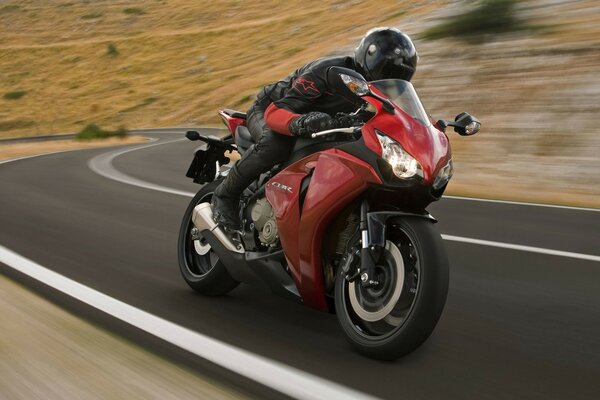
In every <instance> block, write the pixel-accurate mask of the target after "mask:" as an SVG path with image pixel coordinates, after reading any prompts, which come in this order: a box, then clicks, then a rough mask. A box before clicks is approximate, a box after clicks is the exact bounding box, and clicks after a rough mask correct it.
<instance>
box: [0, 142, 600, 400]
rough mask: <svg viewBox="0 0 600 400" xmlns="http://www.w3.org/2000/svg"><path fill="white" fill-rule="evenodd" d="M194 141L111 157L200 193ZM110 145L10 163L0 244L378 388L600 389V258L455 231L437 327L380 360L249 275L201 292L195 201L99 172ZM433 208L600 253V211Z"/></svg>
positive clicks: (139, 303) (163, 310)
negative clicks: (194, 251)
mask: <svg viewBox="0 0 600 400" xmlns="http://www.w3.org/2000/svg"><path fill="white" fill-rule="evenodd" d="M155 136H156V137H159V138H161V140H169V141H171V140H173V139H177V138H178V137H179V136H174V135H173V134H169V133H156V134H155ZM159 143H160V142H159ZM194 148H195V144H193V143H190V142H188V141H173V142H171V143H168V144H164V145H158V146H153V147H148V148H145V149H141V150H137V151H131V152H128V153H124V154H122V155H120V156H119V157H116V158H115V159H114V162H113V166H114V167H115V169H116V170H118V171H120V172H122V173H124V174H127V175H129V176H131V177H134V178H137V179H139V180H143V181H146V182H151V183H154V184H156V185H162V186H166V187H170V188H174V189H178V190H182V191H188V192H193V191H195V190H197V189H198V186H197V185H195V184H193V183H191V181H189V180H188V179H187V178H185V176H184V175H185V171H186V169H187V166H188V164H189V162H190V160H191V156H192V154H193V150H194ZM109 151H112V150H107V149H94V150H83V151H76V152H67V153H61V154H54V155H47V156H43V157H37V158H31V159H25V160H20V161H16V162H12V163H7V164H2V165H0V193H1V194H0V227H1V228H0V244H1V245H3V246H5V247H7V248H9V249H11V250H13V251H15V252H17V253H19V254H21V255H24V256H26V257H28V258H29V259H31V260H34V261H35V262H37V263H39V264H41V265H43V266H45V267H47V268H50V269H52V270H54V271H56V272H58V273H60V274H62V275H64V276H66V277H69V278H71V279H74V280H75V281H77V282H80V283H82V284H85V285H88V286H90V287H92V288H95V289H97V290H99V291H101V292H103V293H105V294H107V295H109V296H112V297H114V298H116V299H118V300H121V301H124V302H126V303H128V304H131V305H133V306H135V307H138V308H140V309H142V310H145V311H148V312H150V313H152V314H154V315H157V316H160V317H162V318H164V319H167V320H169V321H172V322H174V323H177V324H179V325H182V326H184V327H187V328H189V329H192V330H194V331H197V332H201V333H203V334H206V335H208V336H211V337H215V338H218V339H219V340H222V341H224V342H226V343H230V344H232V345H235V346H237V347H240V348H243V349H246V350H248V351H250V352H253V353H256V354H259V355H261V356H264V357H267V358H269V359H273V360H276V361H279V362H282V363H285V364H288V365H291V366H293V367H296V368H299V369H301V370H305V371H308V372H310V373H312V374H315V375H318V376H321V377H323V378H325V379H327V380H330V381H333V382H337V383H341V384H343V385H345V386H348V387H351V388H355V389H358V390H360V391H362V392H365V393H369V394H372V395H374V396H377V397H381V398H386V399H487V398H489V399H514V398H526V399H544V400H547V399H564V398H576V399H597V398H598V395H599V393H600V380H599V379H598V378H599V377H600V263H598V262H597V261H590V260H581V259H574V258H569V257H559V256H553V255H547V254H539V253H532V252H525V251H517V250H511V249H504V248H497V247H491V246H481V245H474V244H468V243H460V242H451V241H447V242H446V247H447V250H448V253H449V257H450V265H451V280H450V291H449V295H448V301H447V304H446V308H445V311H444V314H443V315H442V318H441V320H440V322H439V324H438V326H437V328H436V330H435V332H434V333H433V335H432V337H431V338H430V339H429V340H428V341H427V342H426V344H425V345H424V346H422V347H421V348H420V349H419V350H417V351H416V352H415V353H413V354H411V355H409V356H407V357H405V358H403V359H401V360H398V361H396V362H393V363H381V362H376V361H372V360H369V359H366V358H364V357H362V356H360V355H358V354H356V353H354V352H353V351H352V350H351V348H350V347H349V345H347V344H346V342H345V340H344V339H343V337H342V333H341V330H340V329H339V328H338V326H337V321H336V319H335V316H333V315H329V314H323V313H319V312H316V311H313V310H310V309H308V308H305V307H303V306H302V305H300V304H296V303H293V302H290V301H287V300H284V299H281V298H278V297H276V296H274V295H270V294H268V293H263V292H261V291H259V290H258V289H255V288H252V287H248V286H244V285H242V286H240V287H239V288H237V289H236V290H235V291H233V292H232V293H231V294H230V295H229V296H227V297H223V298H205V297H201V296H198V295H196V294H195V293H193V292H192V291H191V290H190V289H189V288H188V287H187V286H186V284H185V282H184V281H183V280H182V279H181V277H180V276H179V271H178V266H177V258H176V241H177V231H178V228H179V223H180V218H181V216H182V214H183V212H184V210H185V207H186V205H187V203H188V202H189V198H187V197H185V196H181V195H175V194H170V193H165V192H160V191H156V190H150V189H144V188H141V187H137V186H132V185H127V184H124V183H122V182H117V181H114V180H110V179H107V178H106V177H103V176H100V175H98V174H96V173H95V172H93V171H92V170H91V169H90V168H89V166H88V162H89V160H90V159H92V158H93V157H95V156H97V155H99V154H102V153H107V152H109ZM456 173H457V174H460V171H457V172H456ZM429 211H430V212H431V213H432V214H433V215H434V216H435V217H436V218H438V220H439V221H440V222H439V225H438V227H439V229H440V231H441V232H442V233H445V234H449V235H457V236H465V237H469V238H476V239H484V240H489V241H499V242H507V243H513V244H519V245H526V246H536V247H543V248H548V249H554V250H561V251H567V252H576V253H583V254H590V255H596V256H599V255H600V212H598V211H586V210H577V209H567V208H550V207H537V206H526V205H516V204H502V203H487V202H478V201H466V200H459V199H444V200H442V201H441V202H439V203H438V204H435V205H433V206H431V207H430V209H429ZM0 271H1V272H5V273H9V268H8V267H6V266H4V265H2V264H0ZM90 318H95V317H94V316H91V317H90ZM227 379H232V384H236V382H234V381H235V379H234V378H231V377H228V378H227Z"/></svg>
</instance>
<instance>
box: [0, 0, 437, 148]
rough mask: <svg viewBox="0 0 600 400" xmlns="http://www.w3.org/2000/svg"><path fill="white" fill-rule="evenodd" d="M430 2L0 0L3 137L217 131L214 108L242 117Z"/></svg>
mask: <svg viewBox="0 0 600 400" xmlns="http://www.w3.org/2000/svg"><path fill="white" fill-rule="evenodd" d="M430 3H433V4H435V3H436V2H435V1H433V2H432V1H414V2H410V5H408V6H406V5H405V6H402V7H400V6H399V4H398V3H397V2H379V1H378V2H375V1H371V2H368V1H346V0H328V1H323V0H318V1H314V0H312V1H306V0H302V1H299V0H288V1H279V0H258V1H252V2H247V1H233V0H228V1H205V0H204V1H196V0H168V1H157V0H137V1H129V0H125V1H103V0H95V1H70V0H23V1H18V0H14V1H11V0H9V1H2V2H0V71H2V76H1V79H0V137H1V136H4V137H7V136H15V135H23V134H32V133H40V134H41V133H57V132H74V131H78V130H79V129H81V128H82V127H83V126H84V125H85V124H86V123H92V122H93V123H97V124H100V125H101V126H105V125H108V126H112V127H116V126H119V125H125V126H127V127H137V128H141V127H155V126H174V125H196V124H206V123H216V122H218V118H217V116H216V112H215V111H216V110H217V109H218V108H219V107H223V106H229V107H237V108H241V109H245V108H247V106H248V105H249V104H250V103H251V99H252V96H253V95H254V94H255V93H256V92H257V91H258V89H259V87H261V86H263V85H264V84H266V83H269V82H271V81H273V80H274V79H277V78H280V77H283V76H285V75H287V74H288V73H289V72H290V71H291V70H293V69H295V68H297V67H298V66H299V65H301V64H302V63H304V62H305V61H307V60H310V59H312V58H315V57H318V56H322V55H323V54H326V53H328V52H330V51H333V50H335V49H336V48H338V47H340V46H343V45H346V44H347V43H348V40H349V38H354V37H358V36H359V35H361V34H362V33H364V32H365V31H366V30H367V29H368V28H370V27H372V26H373V25H381V24H393V23H394V22H395V21H397V19H398V16H399V15H400V14H402V13H404V12H407V11H411V12H416V13H424V12H426V11H427V8H429V7H431V6H430ZM374 5H376V6H374ZM11 94H12V95H11ZM11 96H13V97H14V98H11Z"/></svg>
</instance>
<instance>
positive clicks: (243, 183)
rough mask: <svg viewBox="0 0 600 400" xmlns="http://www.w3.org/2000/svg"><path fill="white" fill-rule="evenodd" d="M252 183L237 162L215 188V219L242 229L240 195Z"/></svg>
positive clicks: (222, 223)
mask: <svg viewBox="0 0 600 400" xmlns="http://www.w3.org/2000/svg"><path fill="white" fill-rule="evenodd" d="M250 183H252V178H247V177H245V176H243V175H241V174H240V173H239V170H238V168H237V164H236V165H234V166H233V168H231V169H230V170H229V174H228V175H227V177H226V178H225V180H224V181H223V182H221V184H220V185H219V186H218V187H217V188H216V189H215V192H214V193H213V197H212V207H213V215H214V218H215V221H216V222H217V223H218V224H220V225H223V226H224V227H225V228H228V229H230V230H234V231H237V230H240V229H241V222H240V210H239V205H240V196H241V195H242V192H243V191H244V189H245V188H246V187H247V186H248V185H249V184H250Z"/></svg>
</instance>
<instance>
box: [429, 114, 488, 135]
mask: <svg viewBox="0 0 600 400" xmlns="http://www.w3.org/2000/svg"><path fill="white" fill-rule="evenodd" d="M437 124H438V126H439V127H440V129H441V130H442V131H444V132H445V131H446V127H448V126H453V127H454V132H456V133H458V134H459V135H461V136H471V135H474V134H476V133H477V132H479V129H480V128H481V122H479V120H478V119H477V118H475V117H474V116H472V115H470V114H469V113H466V112H462V113H460V114H458V115H457V116H456V118H454V121H446V120H443V119H440V120H439V121H438V122H437Z"/></svg>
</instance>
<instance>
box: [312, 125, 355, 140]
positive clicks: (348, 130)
mask: <svg viewBox="0 0 600 400" xmlns="http://www.w3.org/2000/svg"><path fill="white" fill-rule="evenodd" d="M359 131H360V127H357V126H355V127H352V128H336V129H328V130H326V131H321V132H317V133H313V134H312V135H310V137H311V138H313V139H314V138H317V137H321V136H327V135H331V134H332V133H355V132H359Z"/></svg>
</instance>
